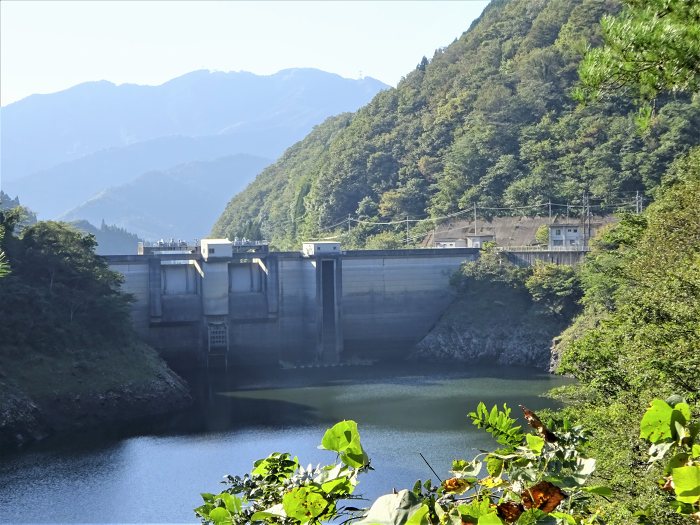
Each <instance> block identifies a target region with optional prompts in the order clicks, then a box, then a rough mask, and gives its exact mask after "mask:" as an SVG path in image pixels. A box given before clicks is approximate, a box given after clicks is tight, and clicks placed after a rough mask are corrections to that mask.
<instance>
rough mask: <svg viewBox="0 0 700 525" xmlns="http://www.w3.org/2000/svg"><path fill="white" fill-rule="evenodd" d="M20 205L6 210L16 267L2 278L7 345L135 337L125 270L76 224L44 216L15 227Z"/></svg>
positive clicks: (54, 345) (9, 251)
mask: <svg viewBox="0 0 700 525" xmlns="http://www.w3.org/2000/svg"><path fill="white" fill-rule="evenodd" d="M18 218H19V215H18V214H17V213H16V209H15V210H13V211H2V212H0V224H1V225H2V226H3V228H4V230H5V236H4V238H3V240H2V246H1V248H2V250H3V251H4V252H5V253H6V255H7V257H8V259H9V263H10V265H11V267H12V273H11V275H9V276H7V277H5V278H4V279H3V280H2V281H0V295H1V296H2V301H1V302H0V317H1V318H2V319H3V322H2V323H0V341H2V343H1V344H2V347H3V349H5V350H7V349H13V348H14V349H16V350H17V351H19V350H21V349H24V351H26V350H27V349H31V350H32V351H37V350H44V351H51V350H53V351H61V350H64V349H65V348H68V347H82V346H86V345H90V346H91V345H94V344H96V343H99V342H103V343H106V342H110V343H112V344H113V343H120V342H121V343H124V342H125V341H126V340H127V339H128V337H129V336H130V333H131V332H130V330H129V328H128V327H129V324H130V322H129V313H128V304H129V298H128V296H125V295H123V294H121V293H120V292H119V285H120V283H121V280H122V278H121V276H120V275H119V274H117V273H115V272H112V271H111V270H109V268H108V267H107V263H106V262H105V261H104V260H102V259H101V258H99V257H97V256H96V255H95V253H94V248H95V240H94V238H93V237H92V236H89V235H83V234H81V233H80V232H78V231H77V230H75V229H73V228H71V227H69V226H68V225H65V224H62V223H56V222H39V223H36V224H35V225H33V226H29V227H27V228H25V229H24V230H23V231H22V234H21V236H20V237H17V236H15V235H14V234H13V231H14V227H15V224H16V221H17V220H18Z"/></svg>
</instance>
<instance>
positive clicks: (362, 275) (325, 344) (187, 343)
mask: <svg viewBox="0 0 700 525" xmlns="http://www.w3.org/2000/svg"><path fill="white" fill-rule="evenodd" d="M477 257H478V250H473V249H455V250H400V251H388V250H386V251H381V250H376V251H370V250H366V251H349V252H344V253H343V254H341V255H335V256H332V257H327V256H326V257H324V256H320V255H319V256H314V257H302V256H301V254H298V253H288V252H286V253H269V254H267V255H266V256H264V257H261V258H255V259H250V258H247V259H246V258H244V257H239V258H236V257H235V256H234V257H232V258H228V259H217V260H212V259H210V260H209V262H205V261H203V260H201V259H196V256H187V257H185V258H186V259H187V262H188V263H189V264H190V265H191V266H192V268H193V269H195V270H196V273H195V274H194V277H193V276H192V275H191V274H190V273H189V271H182V270H171V269H170V267H171V266H172V263H173V260H174V259H176V257H175V256H170V260H168V261H166V260H162V261H161V260H160V259H159V258H157V257H138V256H130V257H126V256H113V257H110V258H108V261H109V262H110V266H111V267H112V268H113V269H114V270H116V271H120V272H121V273H122V274H123V275H124V276H125V284H124V290H125V291H128V292H130V293H133V294H134V296H135V298H136V302H135V303H134V304H133V309H132V317H133V319H134V326H135V327H136V329H137V330H138V332H139V333H140V334H142V336H144V338H145V339H146V340H147V341H148V342H149V343H151V344H152V345H154V346H155V347H156V348H158V349H159V350H161V352H163V353H164V355H166V357H175V358H177V357H182V356H184V357H190V358H191V357H195V358H197V359H198V360H200V361H201V360H202V355H203V353H204V352H205V349H206V335H205V332H206V331H205V328H204V327H205V326H206V323H207V322H208V320H212V319H216V320H217V321H224V322H226V323H227V324H228V326H229V341H230V351H229V361H230V362H232V363H237V362H238V363H241V362H246V363H259V364H265V363H267V364H276V363H278V362H280V361H289V362H320V363H327V364H328V363H334V362H337V361H338V360H341V359H342V358H343V356H347V355H359V356H363V357H371V358H379V357H384V356H389V355H393V354H396V353H399V352H406V351H408V350H409V349H410V347H412V346H413V345H414V344H415V343H416V342H417V341H418V340H420V339H421V338H422V337H423V336H424V335H425V334H426V333H427V332H428V331H429V330H430V328H431V327H432V326H433V325H434V324H435V322H437V320H438V319H439V317H440V316H441V315H442V313H443V312H444V310H445V308H447V306H448V305H449V303H450V301H451V300H452V290H451V288H450V285H449V277H450V275H451V274H452V273H453V272H454V271H455V270H457V269H458V268H459V266H460V264H461V263H462V262H464V261H465V260H474V259H476V258H477Z"/></svg>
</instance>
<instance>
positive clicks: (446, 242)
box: [433, 239, 467, 248]
mask: <svg viewBox="0 0 700 525" xmlns="http://www.w3.org/2000/svg"><path fill="white" fill-rule="evenodd" d="M466 247H467V243H466V241H465V240H464V239H441V240H439V241H435V242H434V243H433V248H466Z"/></svg>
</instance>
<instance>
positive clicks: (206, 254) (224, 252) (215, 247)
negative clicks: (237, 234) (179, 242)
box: [201, 239, 233, 261]
mask: <svg viewBox="0 0 700 525" xmlns="http://www.w3.org/2000/svg"><path fill="white" fill-rule="evenodd" d="M201 247H202V258H203V259H204V260H205V261H207V260H209V259H212V258H217V257H231V255H232V254H233V243H232V242H231V241H229V240H228V239H202V241H201Z"/></svg>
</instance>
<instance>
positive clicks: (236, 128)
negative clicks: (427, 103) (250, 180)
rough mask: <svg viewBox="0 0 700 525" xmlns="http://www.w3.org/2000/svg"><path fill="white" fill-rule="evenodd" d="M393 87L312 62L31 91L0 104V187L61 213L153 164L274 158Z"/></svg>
mask: <svg viewBox="0 0 700 525" xmlns="http://www.w3.org/2000/svg"><path fill="white" fill-rule="evenodd" d="M386 87H387V86H386V85H384V84H382V83H381V82H379V81H377V80H375V79H372V78H364V79H361V80H351V79H345V78H342V77H340V76H338V75H335V74H331V73H325V72H323V71H319V70H314V69H288V70H284V71H280V72H279V73H276V74H274V75H270V76H258V75H254V74H252V73H245V72H241V73H222V72H209V71H195V72H192V73H189V74H187V75H183V76H181V77H178V78H175V79H173V80H171V81H169V82H166V83H165V84H162V85H160V86H138V85H133V84H124V85H120V86H116V85H114V84H112V83H110V82H106V81H102V82H88V83H85V84H80V85H78V86H75V87H72V88H70V89H67V90H65V91H61V92H58V93H53V94H50V95H32V96H30V97H27V98H25V99H23V100H20V101H18V102H15V103H13V104H9V105H8V106H5V107H3V108H1V109H0V122H1V124H2V137H1V138H0V151H1V153H2V155H1V158H0V168H1V171H2V186H3V189H4V190H5V191H6V192H7V193H9V194H10V195H19V196H20V198H21V199H22V202H24V203H26V205H27V206H29V207H31V208H33V209H35V210H36V211H37V212H38V213H39V215H40V217H42V218H53V217H56V216H58V215H60V214H62V213H65V212H67V211H68V210H70V209H72V208H75V207H76V206H79V205H80V204H82V203H83V202H84V201H85V200H87V199H88V198H90V197H92V196H94V195H95V194H96V193H98V192H99V191H102V190H104V189H105V188H107V187H110V186H115V185H119V184H123V183H125V182H127V181H129V180H131V179H133V178H134V177H136V176H138V175H140V174H141V173H143V172H145V171H148V170H164V169H168V168H171V167H173V166H175V165H177V164H180V163H184V162H191V161H207V160H214V159H216V158H219V157H222V156H225V155H233V154H236V153H247V154H252V155H257V156H261V157H266V158H270V159H275V158H277V157H278V156H279V155H280V154H281V152H282V151H284V149H285V148H286V147H288V146H289V145H291V144H293V143H294V142H295V141H297V140H299V139H301V138H302V137H304V136H305V135H306V134H307V133H308V132H309V131H310V130H311V129H312V127H313V126H314V125H316V124H318V123H320V122H321V121H323V120H324V119H325V118H326V117H328V116H330V115H334V114H337V113H341V112H344V111H350V110H355V109H357V108H358V107H360V106H362V105H363V104H365V103H366V102H368V101H369V100H371V98H372V97H373V96H374V95H375V94H376V93H377V92H378V91H380V90H382V89H384V88H386ZM229 196H230V195H229Z"/></svg>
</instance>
